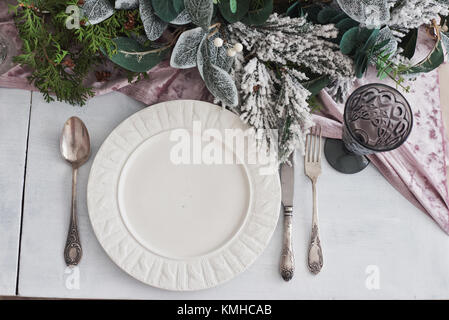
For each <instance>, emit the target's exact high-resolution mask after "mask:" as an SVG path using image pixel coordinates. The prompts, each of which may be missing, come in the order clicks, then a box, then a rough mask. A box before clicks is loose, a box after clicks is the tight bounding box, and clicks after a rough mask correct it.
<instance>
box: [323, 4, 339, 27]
mask: <svg viewBox="0 0 449 320" xmlns="http://www.w3.org/2000/svg"><path fill="white" fill-rule="evenodd" d="M339 14H341V11H338V10H337V9H334V8H332V7H324V8H323V9H322V10H321V11H320V12H319V13H318V16H317V19H318V22H319V23H321V24H328V23H330V21H331V19H332V18H334V17H336V16H338V15H339Z"/></svg>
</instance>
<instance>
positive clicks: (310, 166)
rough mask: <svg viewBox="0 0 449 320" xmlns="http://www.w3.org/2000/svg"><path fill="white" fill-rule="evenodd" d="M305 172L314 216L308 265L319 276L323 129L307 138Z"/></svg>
mask: <svg viewBox="0 0 449 320" xmlns="http://www.w3.org/2000/svg"><path fill="white" fill-rule="evenodd" d="M304 171H305V173H306V175H307V176H308V177H309V179H310V180H311V181H312V191H313V216H312V234H311V237H310V245H309V255H308V262H307V265H308V267H309V270H310V272H312V273H313V274H317V273H318V272H320V270H321V268H322V267H323V252H322V250H321V243H320V236H319V233H318V209H317V201H316V198H317V197H316V182H317V180H318V176H319V175H320V174H321V127H320V126H319V125H317V126H315V127H314V128H312V129H311V130H310V134H309V135H307V137H306V155H305V156H304Z"/></svg>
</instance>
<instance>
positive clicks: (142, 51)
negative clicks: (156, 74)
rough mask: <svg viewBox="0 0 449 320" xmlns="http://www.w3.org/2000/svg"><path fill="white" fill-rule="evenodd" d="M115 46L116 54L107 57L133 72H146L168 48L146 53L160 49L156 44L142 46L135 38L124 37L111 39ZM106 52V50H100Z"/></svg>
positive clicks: (160, 58)
mask: <svg viewBox="0 0 449 320" xmlns="http://www.w3.org/2000/svg"><path fill="white" fill-rule="evenodd" d="M112 41H113V42H114V43H115V44H116V46H117V48H116V52H117V53H116V54H114V55H112V56H110V57H109V59H110V60H111V61H112V62H114V63H116V64H118V65H119V66H121V67H123V68H125V69H127V70H130V71H133V72H147V71H148V70H150V69H151V68H153V67H154V66H155V65H157V64H158V63H159V62H161V61H162V60H163V59H164V58H165V56H166V54H167V52H168V51H169V50H168V49H166V50H162V51H161V52H152V53H147V52H148V51H151V50H156V49H160V47H158V46H154V45H153V46H148V47H143V46H142V45H140V44H139V43H138V42H137V41H136V40H134V39H131V38H126V37H119V38H115V39H113V40H112ZM102 51H103V53H104V54H106V50H102Z"/></svg>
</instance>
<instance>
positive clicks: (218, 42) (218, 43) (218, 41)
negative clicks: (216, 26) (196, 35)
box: [214, 38, 223, 48]
mask: <svg viewBox="0 0 449 320" xmlns="http://www.w3.org/2000/svg"><path fill="white" fill-rule="evenodd" d="M222 45H223V39H222V38H215V39H214V46H216V47H217V48H220V47H221V46H222Z"/></svg>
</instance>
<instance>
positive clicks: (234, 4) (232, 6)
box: [229, 0, 237, 13]
mask: <svg viewBox="0 0 449 320" xmlns="http://www.w3.org/2000/svg"><path fill="white" fill-rule="evenodd" d="M229 8H230V9H231V12H232V13H236V12H237V0H230V3H229Z"/></svg>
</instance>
